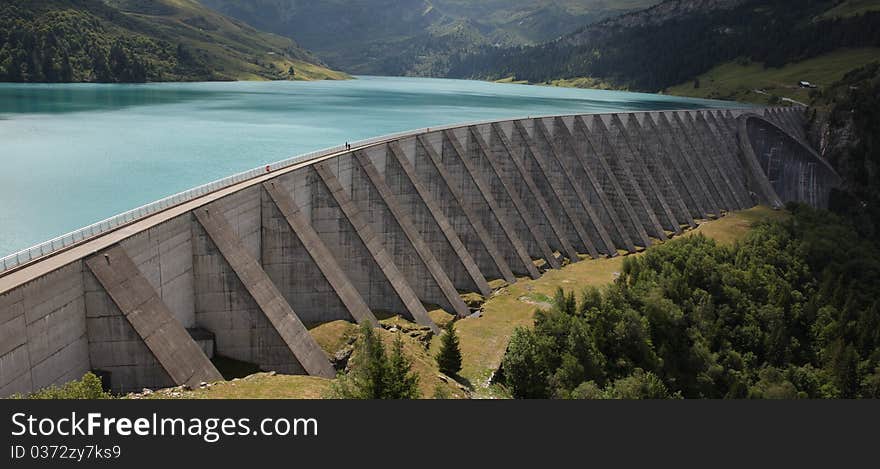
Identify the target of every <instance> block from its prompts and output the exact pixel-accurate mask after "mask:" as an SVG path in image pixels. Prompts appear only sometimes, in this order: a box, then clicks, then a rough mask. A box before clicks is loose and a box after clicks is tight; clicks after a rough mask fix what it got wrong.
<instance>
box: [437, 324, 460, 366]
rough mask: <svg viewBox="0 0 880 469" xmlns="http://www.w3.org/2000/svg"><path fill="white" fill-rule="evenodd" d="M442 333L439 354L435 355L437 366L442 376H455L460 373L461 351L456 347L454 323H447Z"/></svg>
mask: <svg viewBox="0 0 880 469" xmlns="http://www.w3.org/2000/svg"><path fill="white" fill-rule="evenodd" d="M444 331H445V333H444V334H443V337H442V338H441V340H442V342H441V347H440V353H438V354H437V365H438V366H439V367H440V371H441V372H442V373H443V374H445V375H448V376H456V375H457V374H458V372H459V371H461V349H460V348H459V345H458V334H456V333H455V323H453V322H452V321H449V323H448V324H447V325H446V327H445V328H444Z"/></svg>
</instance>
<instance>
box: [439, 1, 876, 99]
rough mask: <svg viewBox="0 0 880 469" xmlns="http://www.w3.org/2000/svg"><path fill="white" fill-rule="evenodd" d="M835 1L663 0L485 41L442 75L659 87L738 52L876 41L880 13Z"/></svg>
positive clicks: (756, 56) (766, 60)
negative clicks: (513, 41) (508, 42)
mask: <svg viewBox="0 0 880 469" xmlns="http://www.w3.org/2000/svg"><path fill="white" fill-rule="evenodd" d="M841 4H842V2H841V1H840V0H804V1H798V2H792V1H788V0H668V1H666V2H664V3H662V4H660V5H657V6H655V7H653V8H651V9H648V10H645V11H642V12H638V13H633V14H630V15H624V16H621V17H619V18H613V19H610V20H607V21H604V22H601V23H598V24H596V25H592V26H587V27H585V28H584V29H582V30H580V31H578V32H576V33H573V34H570V35H567V36H564V37H563V38H561V39H559V40H556V41H552V42H549V43H546V44H543V45H539V46H535V47H513V48H495V47H485V48H483V49H482V50H481V51H480V52H479V53H476V54H461V55H458V56H456V57H455V58H454V60H453V61H452V65H451V69H450V76H455V77H468V78H487V79H499V78H505V77H511V76H513V77H516V79H518V80H527V81H529V82H536V83H542V82H547V81H551V80H554V79H560V78H578V77H590V78H592V79H596V80H599V81H603V82H607V83H611V84H613V85H614V86H616V87H621V88H630V89H636V90H644V91H660V90H663V89H665V88H667V87H670V86H673V85H678V84H680V83H683V82H688V81H690V80H693V79H694V78H695V77H697V76H698V75H700V74H702V73H704V72H707V71H708V70H710V69H711V68H713V67H715V66H716V65H720V64H723V63H726V62H730V61H734V60H738V61H745V62H753V63H758V64H761V66H763V67H769V68H774V67H781V66H784V65H785V64H788V63H791V62H798V61H802V60H805V59H808V58H811V57H816V56H818V55H821V54H823V53H828V52H831V51H835V50H839V49H841V48H856V47H871V46H874V47H876V46H880V12H878V11H872V10H870V9H868V10H863V11H861V12H860V13H859V14H849V15H838V14H829V12H830V11H832V10H834V9H835V8H839V7H840V5H841Z"/></svg>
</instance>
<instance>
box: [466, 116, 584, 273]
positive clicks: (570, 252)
mask: <svg viewBox="0 0 880 469" xmlns="http://www.w3.org/2000/svg"><path fill="white" fill-rule="evenodd" d="M470 130H471V135H472V138H473V139H474V141H476V142H477V146H478V147H479V148H480V151H482V152H483V154H484V155H485V156H486V157H487V158H489V161H490V162H492V164H499V163H501V161H503V159H504V158H507V159H508V160H509V161H510V162H512V163H513V166H514V168H515V171H512V172H511V173H510V174H509V175H510V176H513V177H511V178H508V179H507V180H506V181H505V182H504V183H505V186H506V187H507V189H508V191H509V192H511V193H513V194H515V196H516V198H518V199H519V200H520V201H521V202H522V207H523V208H524V209H525V210H526V213H527V214H529V215H530V218H531V219H532V220H540V222H539V223H541V224H542V225H543V226H544V227H545V229H544V239H545V240H548V244H552V246H553V248H554V249H556V250H558V251H559V252H560V253H562V254H563V255H566V256H568V257H569V259H571V261H572V262H577V261H578V260H579V258H578V253H577V250H575V249H574V247H573V246H572V245H571V241H570V240H569V238H568V234H567V232H566V229H565V227H564V226H563V223H561V222H560V220H559V218H557V216H556V214H555V212H554V211H553V209H552V208H551V206H550V205H551V203H553V202H555V204H554V205H557V206H558V205H559V202H558V201H557V200H555V199H553V200H550V199H547V198H545V197H544V196H543V195H542V192H541V191H540V190H539V189H538V187H537V184H535V181H534V179H533V178H532V174H531V171H529V168H527V166H526V164H527V162H528V161H530V159H527V158H526V154H528V153H529V152H530V149H529V148H528V145H527V144H526V143H527V142H525V141H524V140H523V141H521V142H520V143H522V144H521V145H518V150H519V151H515V150H514V148H513V144H512V143H511V141H510V139H509V138H508V137H507V134H505V133H504V130H503V129H501V127H500V126H499V125H498V124H497V123H495V124H492V126H491V130H490V131H489V134H490V136H491V137H490V139H491V140H490V141H491V144H489V143H487V142H486V140H485V139H484V138H483V136H482V135H480V133H479V132H478V131H477V130H476V128H474V127H471V129H470ZM532 157H533V158H535V156H534V155H532ZM517 176H518V177H517ZM546 185H547V186H550V183H549V181H547V184H546ZM549 195H550V196H551V197H553V194H552V193H551V194H549ZM563 215H564V214H563ZM574 235H575V236H576V235H577V234H576V233H574ZM594 252H595V249H594Z"/></svg>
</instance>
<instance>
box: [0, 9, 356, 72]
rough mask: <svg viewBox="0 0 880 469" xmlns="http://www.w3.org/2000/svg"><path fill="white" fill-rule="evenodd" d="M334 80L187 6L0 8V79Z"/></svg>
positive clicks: (242, 28)
mask: <svg viewBox="0 0 880 469" xmlns="http://www.w3.org/2000/svg"><path fill="white" fill-rule="evenodd" d="M334 77H336V78H341V77H344V75H343V74H340V73H336V72H332V71H331V70H329V69H327V68H326V67H324V66H323V65H321V64H320V62H319V61H318V60H317V59H315V58H314V57H313V56H311V55H310V54H308V53H306V52H305V51H303V50H302V49H300V48H299V47H298V46H297V45H296V44H295V43H294V42H293V41H291V40H290V39H286V38H282V37H280V36H275V35H272V34H267V33H263V32H260V31H257V30H255V29H254V28H252V27H250V26H248V25H246V24H244V23H242V22H240V21H238V20H232V19H229V18H227V17H224V16H222V15H220V14H218V13H216V12H214V11H212V10H209V9H207V8H205V7H204V6H202V5H200V4H199V3H198V2H195V1H192V0H155V1H152V0H103V1H102V0H6V1H3V2H0V81H10V82H145V81H196V80H198V81H203V80H237V79H323V78H334Z"/></svg>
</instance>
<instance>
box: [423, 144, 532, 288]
mask: <svg viewBox="0 0 880 469" xmlns="http://www.w3.org/2000/svg"><path fill="white" fill-rule="evenodd" d="M440 137H441V138H442V136H440ZM414 166H415V170H416V172H417V173H418V174H420V175H421V179H422V180H423V181H424V183H425V186H426V188H427V189H428V190H429V191H430V192H431V193H432V194H433V196H434V199H435V200H436V201H437V203H438V204H439V206H440V209H441V210H442V212H443V213H444V214H445V215H446V218H447V219H449V221H450V223H452V226H453V228H454V229H455V232H456V233H457V234H458V236H459V237H460V238H461V240H462V242H463V243H464V245H465V246H466V247H467V250H468V252H470V253H471V255H472V256H473V258H474V261H475V262H476V263H477V264H478V266H479V267H480V271H481V272H482V273H483V275H484V276H486V277H488V276H494V278H503V279H504V280H505V281H507V282H508V283H514V282H516V277H515V276H514V274H513V272H512V271H511V268H510V265H509V264H508V260H507V258H510V259H512V260H513V262H514V265H519V264H520V262H521V258H520V257H519V255H518V254H517V251H516V249H515V247H514V245H513V244H512V242H511V240H510V239H509V238H508V237H507V235H506V233H505V232H504V231H503V229H502V228H501V226H500V225H499V224H498V221H497V220H496V219H495V218H494V217H493V216H491V214H490V215H489V216H486V217H480V216H479V215H478V212H477V210H478V209H475V208H473V207H474V206H484V205H485V204H484V203H483V204H475V203H474V202H476V201H477V200H479V201H480V202H485V201H484V200H483V199H482V195H480V194H478V193H475V192H479V191H478V189H476V188H474V187H473V185H465V188H468V189H470V191H469V192H467V193H468V194H470V195H469V197H467V196H466V195H465V194H466V192H464V188H459V183H458V182H457V181H458V180H457V179H454V178H453V177H452V175H451V174H450V173H449V172H448V171H447V170H446V168H445V167H444V165H443V162H442V161H441V156H440V155H439V154H438V153H437V151H436V150H435V149H434V146H433V145H432V144H431V143H430V142H428V141H427V137H425V136H421V135H420V136H419V137H418V138H417V139H416V155H415V164H414ZM468 200H470V201H471V203H467V201H468ZM490 226H491V227H494V229H493V232H495V233H496V234H497V235H498V241H497V242H496V240H495V239H494V238H493V236H492V235H491V234H490V232H489V228H488V227H490ZM500 246H504V252H506V253H508V256H507V257H505V255H504V254H502V248H501V247H500ZM530 263H531V262H530Z"/></svg>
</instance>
